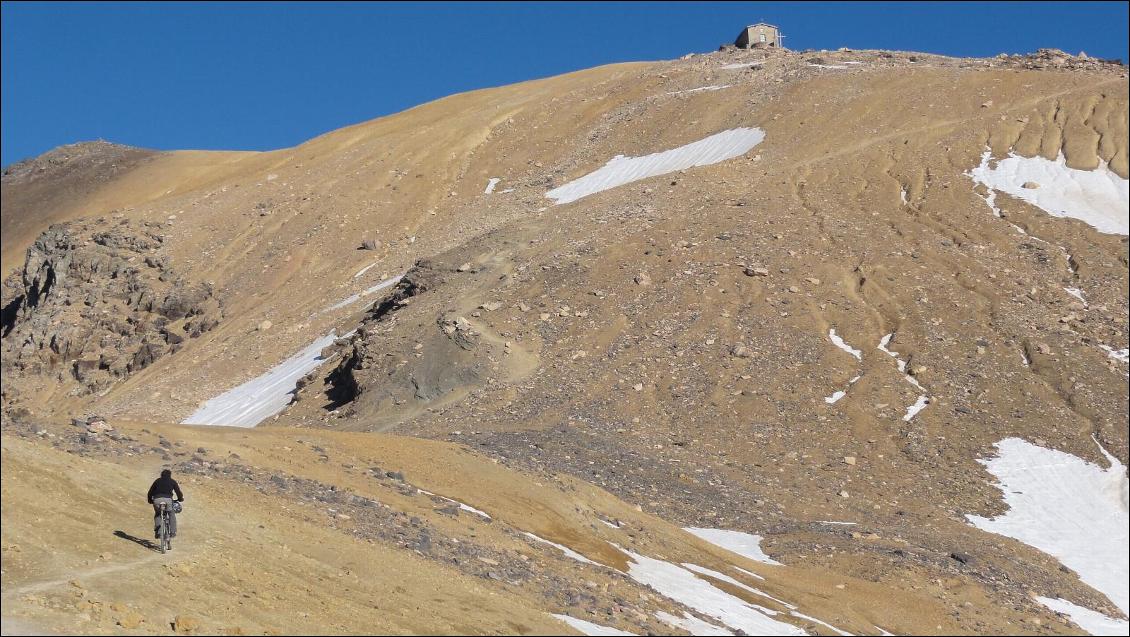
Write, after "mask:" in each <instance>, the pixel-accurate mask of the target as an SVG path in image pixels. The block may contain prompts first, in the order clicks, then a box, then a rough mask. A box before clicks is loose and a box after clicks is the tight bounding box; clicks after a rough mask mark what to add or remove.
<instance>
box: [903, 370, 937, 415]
mask: <svg viewBox="0 0 1130 637" xmlns="http://www.w3.org/2000/svg"><path fill="white" fill-rule="evenodd" d="M908 378H909V377H908ZM929 404H930V399H929V398H927V397H926V396H919V397H918V400H916V401H914V404H913V405H911V406H909V407H907V408H906V415H905V416H903V417H902V419H903V420H904V421H906V422H910V419H911V418H914V417H915V416H917V415H918V412H920V411H922V410H923V409H926V405H929Z"/></svg>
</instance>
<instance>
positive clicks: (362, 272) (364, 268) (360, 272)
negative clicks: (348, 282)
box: [353, 261, 380, 279]
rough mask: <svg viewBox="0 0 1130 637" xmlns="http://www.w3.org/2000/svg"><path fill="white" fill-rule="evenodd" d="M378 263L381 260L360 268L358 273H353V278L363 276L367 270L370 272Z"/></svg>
mask: <svg viewBox="0 0 1130 637" xmlns="http://www.w3.org/2000/svg"><path fill="white" fill-rule="evenodd" d="M377 263H380V261H377V262H376V263H370V264H369V265H367V266H365V267H363V268H361V269H360V270H358V271H357V274H354V275H353V278H355V279H356V278H357V277H359V276H361V275H362V274H365V273H366V272H368V271H369V270H371V269H372V268H374V267H376V265H377Z"/></svg>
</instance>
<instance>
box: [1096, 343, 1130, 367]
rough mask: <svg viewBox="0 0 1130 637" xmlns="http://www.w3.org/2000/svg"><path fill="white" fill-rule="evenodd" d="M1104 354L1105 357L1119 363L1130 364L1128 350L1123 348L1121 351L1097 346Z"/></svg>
mask: <svg viewBox="0 0 1130 637" xmlns="http://www.w3.org/2000/svg"><path fill="white" fill-rule="evenodd" d="M1099 347H1101V348H1102V349H1103V351H1105V352H1106V355H1107V356H1109V357H1111V358H1113V359H1114V360H1116V361H1118V362H1120V363H1130V349H1128V348H1125V347H1123V348H1122V349H1114V348H1113V347H1111V346H1110V345H1099Z"/></svg>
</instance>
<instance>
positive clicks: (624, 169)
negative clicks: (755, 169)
mask: <svg viewBox="0 0 1130 637" xmlns="http://www.w3.org/2000/svg"><path fill="white" fill-rule="evenodd" d="M763 139H765V131H763V130H761V129H760V128H734V129H731V130H727V131H722V132H721V133H717V134H714V135H711V136H710V137H707V138H706V139H701V140H699V141H697V142H692V143H690V144H687V145H686V146H680V147H678V148H673V149H671V150H665V151H663V152H660V153H653V154H651V155H644V156H643V157H625V156H623V155H617V156H615V157H613V158H612V159H610V160H609V161H608V163H607V164H605V165H604V166H603V167H602V168H599V169H597V170H594V171H593V172H591V173H589V174H587V175H585V176H584V177H581V178H579V179H574V180H573V181H570V182H569V183H567V184H565V185H563V186H560V187H558V188H554V189H553V190H550V191H549V192H547V193H545V196H546V197H547V198H549V199H553V200H554V203H557V204H563V203H569V202H571V201H576V200H578V199H580V198H582V197H587V196H589V195H591V194H595V193H598V192H602V191H605V190H608V189H610V188H615V187H616V186H623V185H624V184H630V183H632V182H633V181H639V180H641V179H647V178H648V177H655V176H657V175H664V174H667V173H671V172H675V171H677V170H685V169H687V168H694V167H696V166H708V165H710V164H717V163H718V162H720V161H725V160H727V159H733V158H734V157H740V156H741V155H744V154H745V153H746V152H747V151H749V149H751V148H753V147H754V146H756V145H758V144H760V143H761V140H763Z"/></svg>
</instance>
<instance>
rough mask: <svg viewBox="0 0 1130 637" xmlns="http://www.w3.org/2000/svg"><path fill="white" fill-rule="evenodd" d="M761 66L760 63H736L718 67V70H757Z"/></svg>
mask: <svg viewBox="0 0 1130 637" xmlns="http://www.w3.org/2000/svg"><path fill="white" fill-rule="evenodd" d="M761 64H762V63H761V62H737V63H735V64H726V65H724V66H720V67H718V68H720V69H723V70H727V71H728V70H730V69H749V68H754V69H759V68H761Z"/></svg>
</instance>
